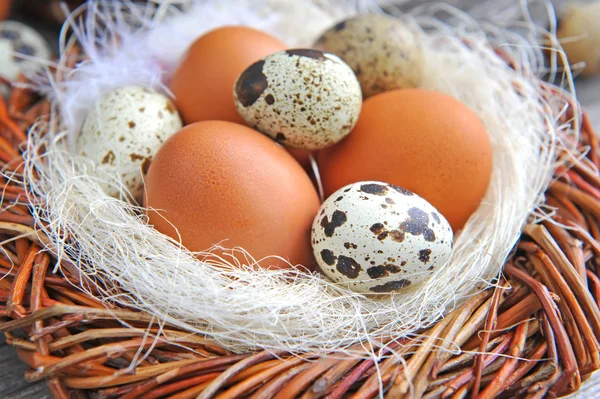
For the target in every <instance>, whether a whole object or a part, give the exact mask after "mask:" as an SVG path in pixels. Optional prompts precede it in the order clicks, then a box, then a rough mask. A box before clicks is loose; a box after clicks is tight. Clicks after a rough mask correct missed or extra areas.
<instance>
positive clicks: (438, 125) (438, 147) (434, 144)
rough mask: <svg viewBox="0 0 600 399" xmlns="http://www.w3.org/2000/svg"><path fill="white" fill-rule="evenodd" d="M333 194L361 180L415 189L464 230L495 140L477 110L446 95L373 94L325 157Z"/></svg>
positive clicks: (328, 190)
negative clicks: (351, 125)
mask: <svg viewBox="0 0 600 399" xmlns="http://www.w3.org/2000/svg"><path fill="white" fill-rule="evenodd" d="M318 161H319V166H320V172H321V177H322V179H323V184H324V188H325V194H326V195H331V194H332V193H333V192H334V191H336V190H338V189H339V188H341V187H343V186H345V185H347V184H350V183H355V182H358V181H366V180H377V181H383V182H387V183H391V184H395V185H397V186H400V187H403V188H406V189H408V190H410V191H413V192H415V193H417V194H418V195H420V196H421V197H423V198H425V199H426V200H427V201H429V202H430V203H431V204H432V205H433V206H434V207H436V208H437V209H438V210H439V211H440V212H441V213H442V214H443V215H444V216H445V217H446V219H448V221H449V222H450V225H451V226H452V228H453V229H454V230H455V231H456V230H459V229H461V228H462V227H463V226H464V224H465V223H466V222H467V220H468V218H469V217H470V216H471V214H472V213H473V212H474V211H475V210H476V209H477V208H478V207H479V204H480V203H481V199H482V198H483V196H484V195H485V192H486V190H487V187H488V184H489V182H490V178H491V173H492V147H491V144H490V139H489V137H488V135H487V133H486V130H485V128H484V126H483V124H482V123H481V121H480V120H479V118H478V117H477V115H475V113H474V112H473V111H471V110H470V109H469V108H468V107H467V106H466V105H464V104H463V103H461V102H460V101H458V100H456V99H454V98H452V97H450V96H447V95H445V94H441V93H437V92H432V91H426V90H420V89H406V90H394V91H389V92H386V93H382V94H378V95H376V96H374V97H371V98H369V99H367V100H366V101H365V102H364V104H363V109H362V112H361V115H360V118H359V120H358V124H357V125H356V127H355V129H354V131H353V132H352V133H351V134H350V135H349V136H348V137H347V138H346V139H345V140H344V141H342V142H341V143H339V144H338V145H336V146H334V147H331V148H328V149H326V150H324V151H321V152H320V153H319V156H318Z"/></svg>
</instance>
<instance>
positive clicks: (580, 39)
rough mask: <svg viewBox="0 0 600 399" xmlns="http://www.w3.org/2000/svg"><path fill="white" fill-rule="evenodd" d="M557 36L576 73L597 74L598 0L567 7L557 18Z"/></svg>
mask: <svg viewBox="0 0 600 399" xmlns="http://www.w3.org/2000/svg"><path fill="white" fill-rule="evenodd" d="M557 35H558V38H559V39H560V42H561V44H562V46H563V48H564V50H565V52H566V53H567V58H568V59H569V63H570V64H571V65H572V66H573V71H574V72H575V73H579V75H580V76H584V77H587V76H596V75H600V1H595V2H587V3H581V2H578V3H572V4H570V5H569V7H568V8H567V9H566V10H565V12H564V13H563V14H562V15H560V17H559V20H558V32H557Z"/></svg>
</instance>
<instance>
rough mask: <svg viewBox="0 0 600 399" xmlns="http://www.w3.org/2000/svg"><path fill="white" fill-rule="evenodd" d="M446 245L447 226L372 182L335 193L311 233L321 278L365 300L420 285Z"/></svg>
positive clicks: (415, 201) (422, 205) (401, 193)
mask: <svg viewBox="0 0 600 399" xmlns="http://www.w3.org/2000/svg"><path fill="white" fill-rule="evenodd" d="M452 241H453V234H452V229H451V227H450V225H449V224H448V222H447V221H446V219H445V218H444V217H443V216H442V215H441V214H440V213H439V212H438V211H437V210H436V209H435V208H434V207H433V206H432V205H431V204H429V203H428V202H427V201H425V200H424V199H423V198H421V197H419V196H418V195H416V194H414V193H412V192H410V191H408V190H405V189H403V188H400V187H398V186H394V185H391V184H387V183H382V182H377V181H367V182H359V183H354V184H350V185H348V186H346V187H344V188H342V189H340V190H338V191H336V192H335V193H334V194H333V195H332V196H331V197H329V198H328V199H327V200H326V201H325V202H324V203H323V205H322V206H321V208H320V210H319V215H318V216H317V217H316V218H315V220H314V222H313V227H312V245H313V251H314V255H315V258H316V259H317V262H318V264H319V267H320V268H321V270H322V272H323V273H324V274H325V275H326V276H328V277H329V278H330V279H331V280H333V281H334V282H336V283H339V284H343V285H345V286H347V287H348V288H350V289H351V290H353V291H357V292H363V293H371V294H381V293H391V292H398V291H400V290H401V289H403V288H406V287H408V286H411V285H413V286H414V285H415V284H418V283H420V282H422V281H424V280H425V279H427V278H428V277H430V276H431V274H432V273H433V272H434V271H435V270H436V269H438V268H440V267H442V266H443V265H444V264H445V263H446V261H447V260H448V258H449V257H450V254H451V252H452Z"/></svg>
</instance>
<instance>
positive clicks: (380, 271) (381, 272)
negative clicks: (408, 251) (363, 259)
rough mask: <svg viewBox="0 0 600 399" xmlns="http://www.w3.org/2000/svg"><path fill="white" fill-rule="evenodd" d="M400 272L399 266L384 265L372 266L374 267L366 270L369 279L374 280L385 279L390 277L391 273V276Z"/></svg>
mask: <svg viewBox="0 0 600 399" xmlns="http://www.w3.org/2000/svg"><path fill="white" fill-rule="evenodd" d="M401 271H402V269H401V268H400V267H399V266H396V265H391V264H385V265H379V266H374V267H370V268H368V269H367V274H368V275H369V277H371V278H374V279H376V278H382V277H387V276H389V275H390V273H392V274H396V273H400V272H401Z"/></svg>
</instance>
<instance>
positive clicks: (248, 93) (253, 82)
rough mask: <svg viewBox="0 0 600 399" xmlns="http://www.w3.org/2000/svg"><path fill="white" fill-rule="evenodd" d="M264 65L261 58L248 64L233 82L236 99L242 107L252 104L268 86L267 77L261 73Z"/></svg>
mask: <svg viewBox="0 0 600 399" xmlns="http://www.w3.org/2000/svg"><path fill="white" fill-rule="evenodd" d="M264 65H265V62H264V61H262V60H261V61H258V62H255V63H254V64H252V65H250V66H249V67H248V68H247V69H246V70H245V71H244V72H242V74H241V75H240V77H239V78H238V80H237V82H236V83H235V93H236V95H237V99H238V101H239V102H240V103H241V104H242V105H243V106H244V107H249V106H251V105H252V104H254V103H255V102H256V100H258V99H259V98H260V96H261V94H262V93H263V92H264V91H265V90H266V89H267V87H268V86H269V83H268V82H267V77H266V76H265V75H264V74H263V66H264Z"/></svg>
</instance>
